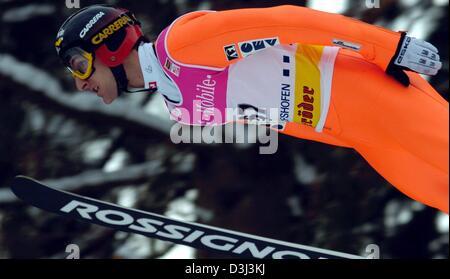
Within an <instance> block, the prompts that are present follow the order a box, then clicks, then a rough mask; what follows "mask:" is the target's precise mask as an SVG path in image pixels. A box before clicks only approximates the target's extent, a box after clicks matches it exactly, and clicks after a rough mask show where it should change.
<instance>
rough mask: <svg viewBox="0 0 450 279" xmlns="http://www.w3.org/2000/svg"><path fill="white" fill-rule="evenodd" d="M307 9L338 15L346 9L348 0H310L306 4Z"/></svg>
mask: <svg viewBox="0 0 450 279" xmlns="http://www.w3.org/2000/svg"><path fill="white" fill-rule="evenodd" d="M364 1H365V0H364ZM307 7H309V8H311V9H314V10H319V11H323V12H328V13H336V14H340V13H343V12H344V11H345V10H346V9H347V7H348V0H333V1H330V0H310V1H308V2H307Z"/></svg>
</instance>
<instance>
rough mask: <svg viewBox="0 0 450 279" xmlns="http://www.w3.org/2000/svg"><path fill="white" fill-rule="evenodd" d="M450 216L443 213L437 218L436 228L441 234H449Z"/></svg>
mask: <svg viewBox="0 0 450 279" xmlns="http://www.w3.org/2000/svg"><path fill="white" fill-rule="evenodd" d="M448 221H449V220H448V215H447V214H445V213H442V212H439V214H438V215H437V218H436V228H437V231H438V232H440V233H447V234H448Z"/></svg>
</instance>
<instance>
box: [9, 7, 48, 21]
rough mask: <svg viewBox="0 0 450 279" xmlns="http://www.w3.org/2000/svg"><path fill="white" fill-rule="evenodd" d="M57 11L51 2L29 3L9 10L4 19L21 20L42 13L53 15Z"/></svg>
mask: <svg viewBox="0 0 450 279" xmlns="http://www.w3.org/2000/svg"><path fill="white" fill-rule="evenodd" d="M54 12H55V7H54V6H53V5H49V4H45V5H43V4H29V5H25V6H22V7H18V8H14V9H10V10H7V11H6V12H5V13H4V14H3V16H2V21H3V22H5V23H8V22H21V21H25V20H28V19H30V18H33V17H36V16H42V15H51V14H53V13H54Z"/></svg>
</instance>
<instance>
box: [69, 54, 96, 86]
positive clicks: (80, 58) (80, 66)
mask: <svg viewBox="0 0 450 279" xmlns="http://www.w3.org/2000/svg"><path fill="white" fill-rule="evenodd" d="M62 60H63V63H64V65H65V66H66V68H67V69H68V70H69V72H70V73H71V74H72V76H74V77H76V78H79V79H81V80H87V79H89V78H90V77H91V76H92V74H93V73H94V71H95V68H94V56H93V54H92V53H89V52H87V51H85V50H83V49H82V48H79V47H73V48H70V49H68V50H67V51H66V52H65V53H64V54H63V57H62Z"/></svg>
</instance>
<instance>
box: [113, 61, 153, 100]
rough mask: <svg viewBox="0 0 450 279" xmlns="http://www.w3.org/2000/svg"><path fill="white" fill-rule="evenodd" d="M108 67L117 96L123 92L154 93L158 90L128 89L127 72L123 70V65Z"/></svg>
mask: <svg viewBox="0 0 450 279" xmlns="http://www.w3.org/2000/svg"><path fill="white" fill-rule="evenodd" d="M110 69H111V72H112V73H113V75H114V78H115V80H116V85H117V95H118V96H121V95H122V93H123V92H125V93H139V92H148V93H154V92H156V91H157V90H158V89H157V88H149V89H141V90H136V91H130V90H128V78H127V74H126V72H125V68H124V67H123V65H122V64H121V65H118V66H116V67H110Z"/></svg>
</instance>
